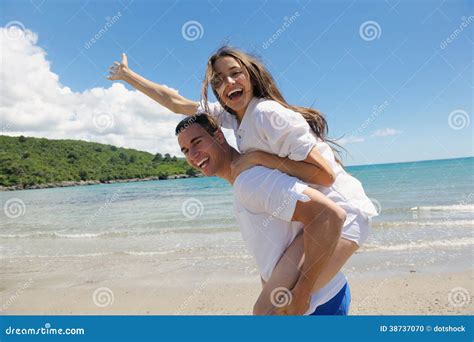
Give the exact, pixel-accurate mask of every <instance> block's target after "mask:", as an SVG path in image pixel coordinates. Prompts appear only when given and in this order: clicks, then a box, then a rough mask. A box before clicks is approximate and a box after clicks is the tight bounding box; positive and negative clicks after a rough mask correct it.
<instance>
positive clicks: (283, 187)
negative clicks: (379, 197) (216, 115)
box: [176, 114, 350, 314]
mask: <svg viewBox="0 0 474 342" xmlns="http://www.w3.org/2000/svg"><path fill="white" fill-rule="evenodd" d="M176 135H177V136H178V141H179V144H180V147H181V151H182V152H183V153H184V155H185V156H186V160H187V161H188V163H189V164H190V165H191V166H193V167H195V168H197V169H199V170H201V171H202V172H203V173H204V174H205V175H207V176H214V175H215V176H218V177H221V178H223V179H225V180H227V181H228V182H229V183H230V184H232V185H233V186H234V210H235V214H236V217H237V220H238V222H239V225H240V228H241V232H242V237H243V239H244V241H245V243H246V245H247V247H248V248H249V250H250V251H251V252H252V254H253V255H254V257H255V259H256V262H257V266H258V268H259V270H260V274H261V277H262V285H263V290H262V293H261V295H260V297H259V299H258V300H257V303H256V305H255V307H254V313H255V314H270V313H277V314H304V313H307V314H311V313H313V314H318V312H319V314H347V312H348V306H349V300H350V299H349V298H350V295H349V292H348V286H347V280H346V278H345V276H344V275H342V273H340V272H339V273H338V274H337V275H336V276H334V277H333V278H332V279H331V280H330V281H329V282H328V283H327V284H326V285H325V286H324V287H322V288H321V289H320V290H318V291H316V292H315V291H314V290H313V287H314V285H315V283H316V280H317V279H318V278H319V277H320V275H321V274H322V273H323V271H324V268H325V266H326V265H327V264H328V262H329V261H330V258H331V256H332V254H333V252H334V249H335V247H336V244H337V242H338V240H339V238H340V234H341V228H342V225H343V223H344V221H345V218H346V215H345V212H344V210H342V209H341V208H340V207H338V206H337V205H336V204H335V203H334V202H332V201H331V200H330V199H328V198H324V199H323V200H321V195H320V194H319V192H318V191H317V190H315V189H313V188H310V187H308V186H307V185H306V184H304V183H303V182H301V181H299V180H298V179H296V178H294V177H290V176H288V175H286V174H284V173H281V172H279V171H277V170H271V169H268V168H265V167H261V166H256V167H252V168H250V169H248V170H246V171H244V172H242V173H241V174H240V175H234V174H233V172H232V163H235V162H236V161H238V158H239V157H240V154H239V153H238V152H237V151H236V150H235V149H233V148H232V147H231V146H230V145H229V144H228V143H227V141H226V140H225V137H224V135H223V133H222V131H221V130H220V128H219V127H218V124H217V123H216V122H215V120H214V119H213V118H212V117H210V116H208V115H205V114H201V115H195V116H189V117H187V118H185V119H183V120H182V121H181V122H180V123H179V124H178V126H177V127H176ZM334 227H339V228H338V229H334ZM301 232H302V234H299V233H301ZM288 247H290V248H288ZM287 248H288V250H287ZM285 250H287V252H286V253H285ZM282 256H284V257H282ZM290 289H291V291H290ZM316 307H318V309H316ZM321 308H322V309H321ZM318 310H319V311H318Z"/></svg>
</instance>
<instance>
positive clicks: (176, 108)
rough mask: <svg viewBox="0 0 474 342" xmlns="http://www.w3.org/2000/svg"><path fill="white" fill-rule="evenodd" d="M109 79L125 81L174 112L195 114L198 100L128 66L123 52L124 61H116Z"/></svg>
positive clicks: (110, 70) (111, 67)
mask: <svg viewBox="0 0 474 342" xmlns="http://www.w3.org/2000/svg"><path fill="white" fill-rule="evenodd" d="M107 79H108V80H111V81H125V82H127V83H128V84H130V85H131V86H132V87H134V88H135V89H137V90H139V91H140V92H142V93H143V94H145V95H147V96H149V97H151V98H152V99H153V100H155V101H156V102H158V103H159V104H161V105H162V106H164V107H166V108H168V109H169V110H171V111H172V112H174V113H177V114H185V115H194V114H195V113H196V110H197V108H198V102H196V101H192V100H189V99H187V98H185V97H183V96H181V95H180V94H178V92H176V91H174V90H172V89H170V88H168V87H165V86H163V85H161V84H158V83H154V82H151V81H149V80H147V79H146V78H144V77H142V76H140V75H139V74H137V73H136V72H134V71H132V70H131V69H130V68H129V67H128V61H127V55H126V54H124V53H122V62H121V63H119V62H114V64H112V65H111V66H110V68H109V77H107Z"/></svg>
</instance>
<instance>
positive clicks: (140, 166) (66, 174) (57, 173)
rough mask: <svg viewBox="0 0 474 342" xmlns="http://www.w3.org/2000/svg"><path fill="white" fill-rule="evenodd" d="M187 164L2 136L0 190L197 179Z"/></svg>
mask: <svg viewBox="0 0 474 342" xmlns="http://www.w3.org/2000/svg"><path fill="white" fill-rule="evenodd" d="M196 173H197V172H196V170H195V169H193V168H191V167H190V166H188V164H187V163H186V160H184V159H182V158H179V159H178V158H176V157H171V156H170V155H169V154H165V155H164V156H162V155H161V154H159V153H157V154H156V155H153V154H151V153H148V152H143V151H137V150H132V149H126V148H119V147H115V146H111V145H104V144H98V143H91V142H85V141H79V140H49V139H40V138H25V137H23V136H20V137H9V136H4V135H0V186H4V187H12V186H16V187H21V188H29V187H32V186H36V185H41V184H50V183H61V182H79V181H100V182H108V181H114V180H120V179H132V178H140V179H142V178H146V177H159V178H160V179H166V178H167V177H168V176H172V175H177V174H187V175H189V176H194V175H196Z"/></svg>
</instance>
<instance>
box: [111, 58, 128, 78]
mask: <svg viewBox="0 0 474 342" xmlns="http://www.w3.org/2000/svg"><path fill="white" fill-rule="evenodd" d="M127 70H128V60H127V55H126V54H124V53H122V62H121V63H119V62H114V64H112V65H111V66H110V67H109V77H107V79H108V80H111V81H123V80H124V79H125V73H126V71H127Z"/></svg>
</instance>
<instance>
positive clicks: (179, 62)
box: [0, 0, 474, 164]
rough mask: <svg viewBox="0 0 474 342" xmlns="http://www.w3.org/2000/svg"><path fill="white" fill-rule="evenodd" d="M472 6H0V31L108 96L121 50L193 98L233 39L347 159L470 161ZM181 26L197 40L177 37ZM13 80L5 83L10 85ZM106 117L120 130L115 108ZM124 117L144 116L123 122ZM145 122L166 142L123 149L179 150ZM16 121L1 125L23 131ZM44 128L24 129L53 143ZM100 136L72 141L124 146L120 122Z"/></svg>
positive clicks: (76, 86)
mask: <svg viewBox="0 0 474 342" xmlns="http://www.w3.org/2000/svg"><path fill="white" fill-rule="evenodd" d="M473 9H474V6H473V3H472V1H333V2H330V1H160V2H159V3H155V2H152V1H139V0H136V1H129V0H124V1H71V2H68V3H63V2H60V1H48V0H44V1H43V0H31V1H2V3H1V5H0V11H1V19H0V20H1V21H0V26H2V27H8V26H21V25H23V27H24V29H26V30H30V31H31V32H33V33H35V34H36V35H37V40H36V41H34V42H33V43H31V44H33V45H34V46H37V47H39V48H41V50H42V51H44V53H45V57H44V58H45V59H46V60H47V61H48V62H49V66H48V67H49V68H50V73H51V74H55V75H57V79H58V83H59V84H60V85H61V86H63V87H68V88H69V89H70V90H71V92H73V93H75V94H86V93H88V91H90V90H91V89H103V90H104V91H105V94H108V93H107V89H110V87H112V83H111V82H110V81H108V80H106V79H104V78H103V76H104V75H105V74H106V71H107V68H108V66H109V65H110V64H111V63H112V62H113V61H114V60H118V59H119V57H120V54H121V52H123V51H124V52H127V54H128V56H129V65H130V67H131V68H132V69H133V70H135V71H136V72H138V73H141V74H142V75H144V76H145V77H147V78H149V79H151V80H154V81H157V82H160V83H163V84H166V85H168V86H170V87H172V88H174V89H177V90H179V92H180V93H181V94H182V95H184V96H187V97H189V98H192V99H196V100H197V99H198V98H199V91H200V81H201V80H202V78H203V73H204V67H205V63H206V61H207V58H208V56H209V55H210V54H211V53H212V52H213V51H214V50H215V49H216V48H217V47H219V46H220V45H221V44H224V43H228V44H230V45H233V46H237V47H240V48H242V49H244V50H246V51H248V52H252V53H255V54H257V55H259V56H260V57H261V59H262V60H263V61H264V62H265V64H266V65H267V67H268V69H269V70H270V71H271V73H272V74H273V76H274V78H275V79H276V80H277V83H278V85H279V86H280V88H281V90H282V92H283V94H284V96H285V97H286V99H287V101H288V102H289V103H292V104H296V105H301V106H311V105H314V107H316V108H318V109H320V110H321V111H323V112H324V113H325V114H326V117H327V119H328V122H329V128H330V136H331V137H333V138H341V137H342V138H343V141H342V142H343V144H344V147H345V148H346V149H347V150H348V152H349V155H347V156H346V158H345V161H346V163H347V164H372V163H386V162H399V161H411V160H424V159H442V158H454V157H464V156H472V155H473V135H472V123H471V119H472V113H473V104H472V100H473V97H474V96H473V73H472V66H473V65H472V63H473V41H474V38H473V27H474V10H473ZM114 16H116V19H117V18H118V19H117V20H114V23H113V24H111V25H110V28H108V29H107V31H106V32H105V33H103V34H101V35H100V38H99V39H97V41H96V42H94V43H92V44H91V46H90V47H89V48H86V46H85V45H86V43H87V42H89V41H90V40H91V38H93V37H94V36H95V35H96V34H98V33H99V32H100V30H101V29H102V28H104V26H105V25H106V23H107V20H109V22H110V21H111V20H112V18H113V17H114ZM190 21H195V22H197V23H198V24H196V25H198V26H195V27H197V30H198V31H199V35H198V36H199V37H194V36H186V34H184V35H183V30H182V29H183V25H185V24H186V23H188V22H190ZM285 22H286V25H285ZM23 27H22V29H23ZM364 28H367V30H364ZM283 29H284V30H283ZM191 35H192V33H191ZM272 37H273V41H272V42H270V39H271V38H272ZM185 38H187V39H185ZM194 38H197V39H194ZM7 44H9V42H8V41H7ZM4 67H5V66H4ZM5 69H6V67H5ZM8 69H9V70H3V73H2V74H8V72H10V70H12V68H8ZM16 76H17V77H16V78H11V77H13V76H11V75H10V76H8V77H10V78H9V79H17V80H18V82H20V83H22V79H23V77H22V76H21V74H18V75H16ZM23 86H25V87H27V86H28V84H25V85H23ZM126 87H127V88H128V90H132V88H130V87H129V86H126ZM115 90H116V91H120V89H115ZM35 93H37V91H36V92H35ZM111 96H112V95H111ZM137 96H138V97H137V98H139V97H140V96H141V95H138V94H137ZM137 101H139V100H137ZM101 105H103V103H102V102H101ZM143 106H144V108H147V110H151V111H153V109H150V108H153V107H150V106H152V105H151V104H150V103H148V102H147V103H146V104H144V105H143ZM15 108H18V106H17V107H15ZM33 108H34V107H33ZM42 108H47V107H40V108H38V110H41V109H42ZM114 108H121V107H114ZM156 108H157V114H156V115H160V114H159V113H160V111H161V110H162V109H161V107H158V105H157V107H156ZM158 109H159V110H158ZM30 110H31V109H30ZM72 111H73V110H72ZM111 111H112V110H111ZM73 112H74V111H73ZM22 113H23V112H22ZM23 114H24V115H25V116H24V117H25V118H26V117H27V115H28V113H23ZM23 114H22V115H23ZM31 115H33V114H31ZM67 115H69V114H67ZM74 115H75V114H74ZM74 115H73V114H71V116H74ZM113 115H114V117H115V118H116V120H115V125H119V124H120V119H118V116H120V110H119V109H114V110H113ZM133 115H137V116H140V115H142V113H135V114H133V113H131V114H130V116H131V117H132V119H130V120H129V121H128V122H134V120H133ZM147 115H148V116H150V115H153V114H147ZM166 115H167V117H168V115H170V114H166ZM142 116H143V115H142ZM3 119H5V118H3ZM178 119H179V118H173V120H178ZM5 120H6V119H5ZM150 120H151V121H150V122H151V123H150V124H153V123H156V129H157V130H161V131H160V134H162V135H163V136H164V137H166V139H167V140H166V141H169V143H168V144H167V145H166V146H160V145H159V144H157V143H156V142H155V143H154V144H152V145H150V144H145V143H144V144H143V145H140V144H139V143H138V142H137V143H136V144H132V145H131V146H129V147H135V148H140V147H141V146H143V147H142V148H143V149H146V150H149V151H150V152H160V151H163V150H164V152H166V151H171V152H175V151H178V149H177V145H176V146H175V145H173V144H175V142H174V140H173V139H174V137H173V133H172V131H168V128H169V127H172V125H174V123H175V121H166V124H164V123H159V122H155V121H153V120H154V119H150ZM50 121H53V120H50ZM49 125H50V127H52V126H51V125H53V124H52V123H51V122H50V123H49ZM66 126H67V124H66V123H65V124H64V125H62V126H61V127H63V128H64V127H66ZM22 127H23V126H22V125H21V124H20V123H18V124H17V128H16V129H15V130H14V129H10V130H8V129H7V132H6V133H7V134H12V135H16V134H19V133H26V134H28V133H31V132H33V131H31V130H28V129H26V128H25V129H24V130H22ZM35 127H39V126H35ZM81 127H83V126H81ZM33 130H34V129H33ZM137 130H139V128H137ZM163 130H164V131H163ZM55 132H59V128H58V129H55V130H49V131H47V130H45V129H41V130H40V129H39V128H38V129H37V132H36V133H34V134H33V133H31V134H33V135H38V136H46V137H49V138H61V137H63V136H62V135H58V136H56V135H55ZM96 133H97V132H96ZM106 133H107V132H102V134H100V139H99V138H97V139H95V137H96V136H95V135H94V134H93V132H92V133H91V132H89V133H87V134H84V135H80V136H79V135H78V138H82V139H86V140H95V141H100V142H108V141H109V142H111V143H114V142H115V143H118V144H120V145H124V146H127V141H135V140H133V138H132V137H130V139H127V138H126V134H127V130H126V129H116V130H115V131H113V132H109V136H112V135H113V134H115V138H114V139H115V140H107V139H108V137H107V134H106ZM31 134H30V135H31ZM64 134H67V135H69V136H70V135H71V133H70V131H69V133H64ZM120 134H122V139H119V138H118V137H117V135H120ZM73 136H74V135H73ZM163 139H164V138H163ZM150 146H152V147H150ZM176 154H178V153H177V152H176Z"/></svg>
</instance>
